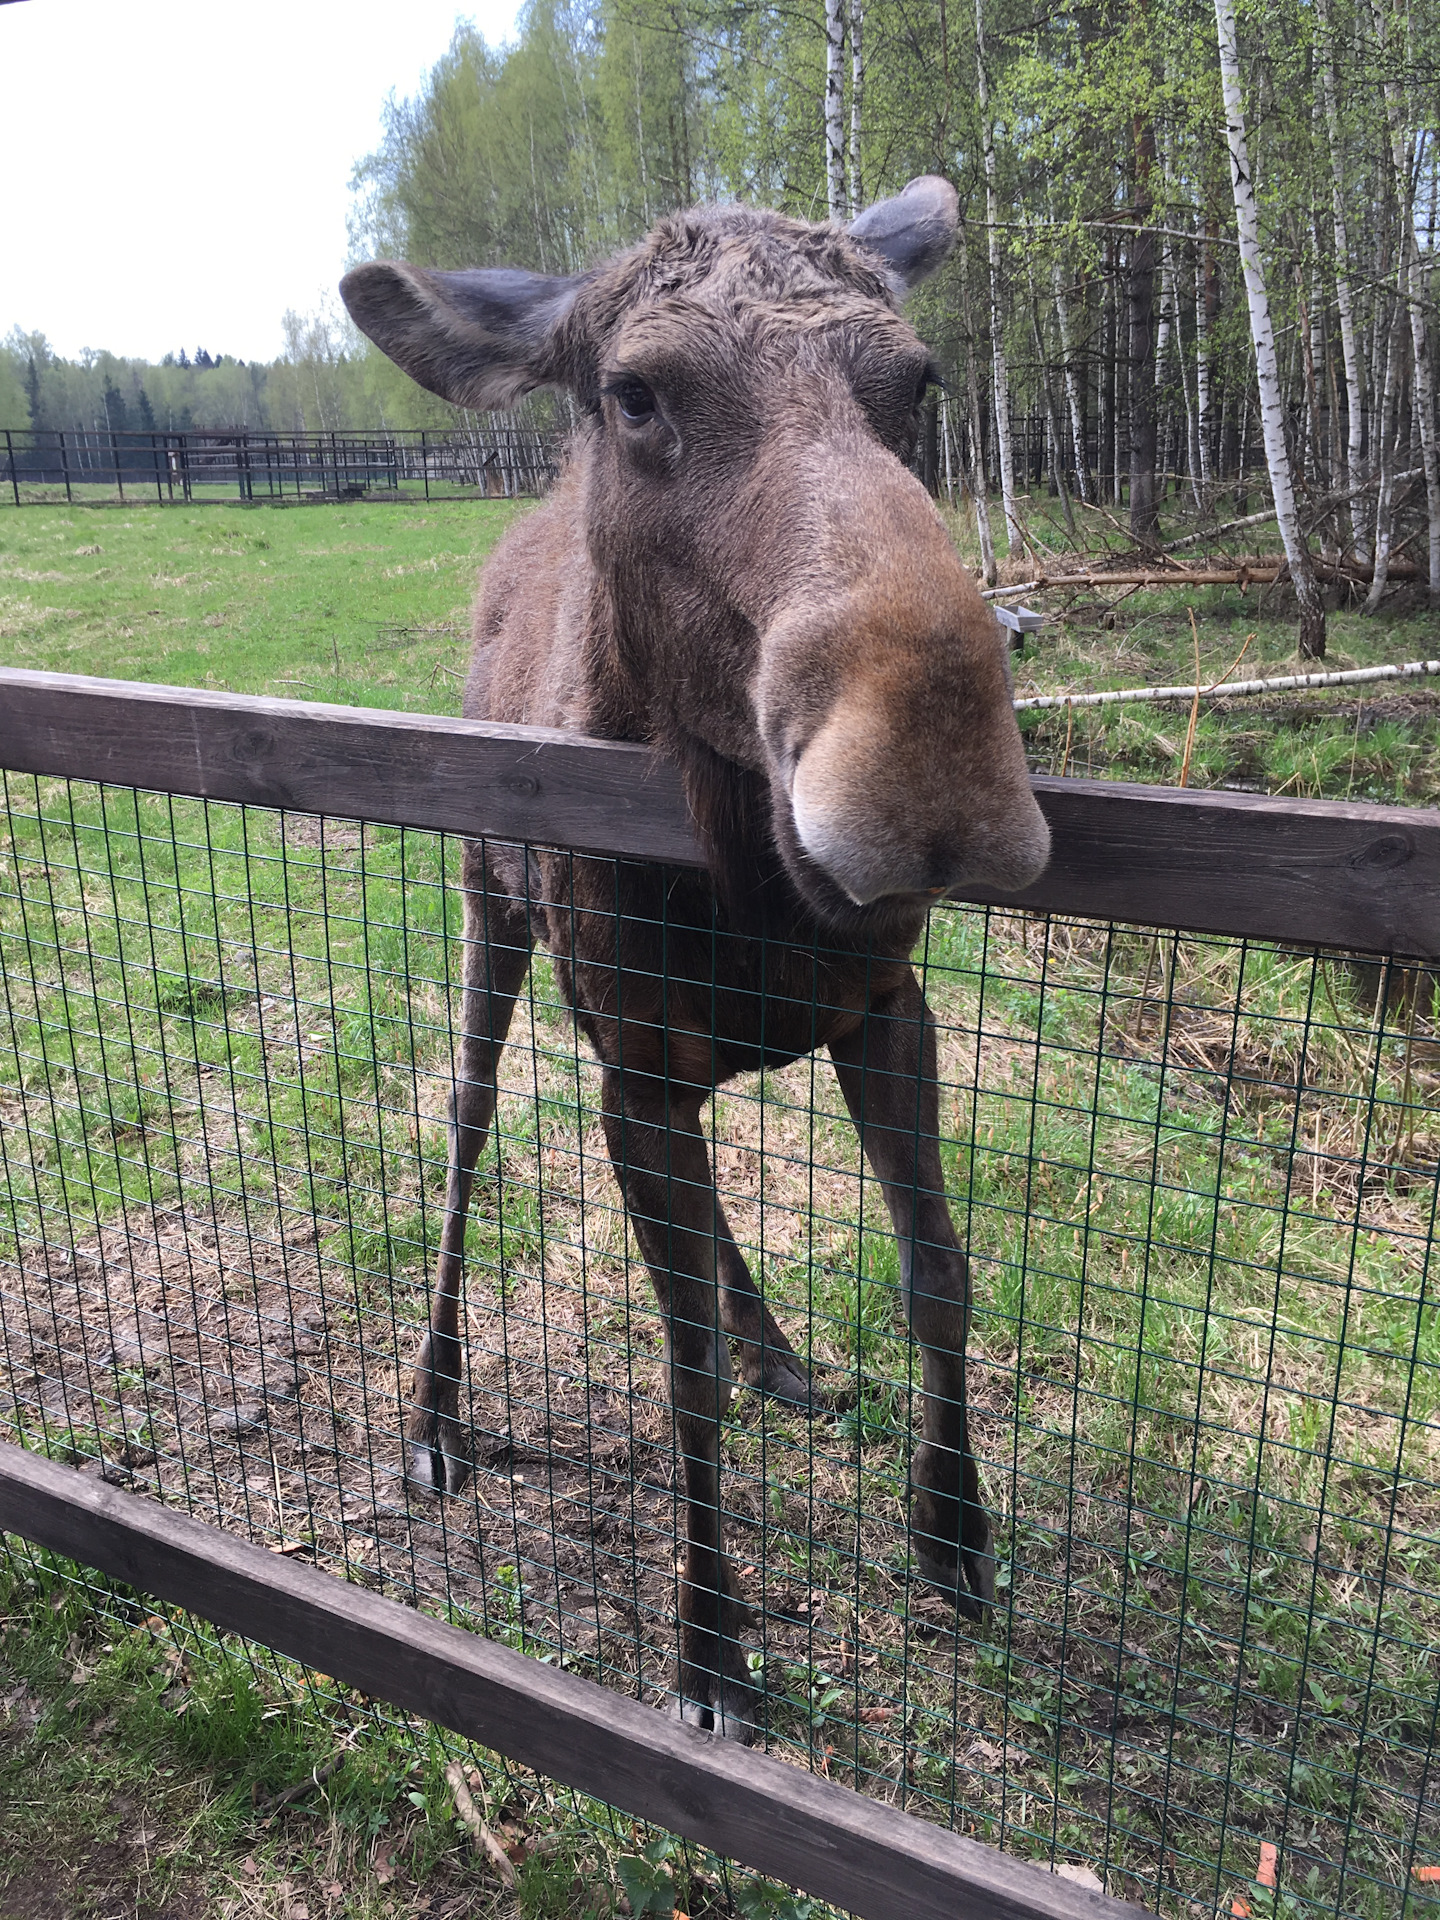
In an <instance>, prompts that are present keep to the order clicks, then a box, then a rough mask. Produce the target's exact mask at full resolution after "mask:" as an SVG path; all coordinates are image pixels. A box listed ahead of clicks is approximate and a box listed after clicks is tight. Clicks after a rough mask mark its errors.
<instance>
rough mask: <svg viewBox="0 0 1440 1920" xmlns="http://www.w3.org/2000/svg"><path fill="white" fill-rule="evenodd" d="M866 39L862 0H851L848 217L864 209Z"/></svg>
mask: <svg viewBox="0 0 1440 1920" xmlns="http://www.w3.org/2000/svg"><path fill="white" fill-rule="evenodd" d="M864 39H865V0H850V218H851V219H852V220H853V219H854V218H855V216H856V214H858V213H862V212H863V211H864V208H865V195H864V191H863V188H864V180H863V177H862V175H861V172H860V129H861V125H862V109H863V106H864V101H865V69H864V66H863V65H862V62H861V51H860V50H861V46H862V45H863V43H864Z"/></svg>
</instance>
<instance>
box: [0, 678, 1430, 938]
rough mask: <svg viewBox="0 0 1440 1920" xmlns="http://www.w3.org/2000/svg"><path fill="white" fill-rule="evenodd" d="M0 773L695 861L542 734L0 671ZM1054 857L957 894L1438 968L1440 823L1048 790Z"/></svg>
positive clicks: (639, 775) (633, 795) (672, 819)
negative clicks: (1011, 889) (999, 888)
mask: <svg viewBox="0 0 1440 1920" xmlns="http://www.w3.org/2000/svg"><path fill="white" fill-rule="evenodd" d="M0 766H3V767H9V768H13V769H15V770H17V771H20V772H26V773H36V774H63V775H68V776H69V777H70V778H72V779H77V780H108V781H112V782H115V783H117V784H120V785H124V786H139V787H147V788H152V789H156V790H160V791H164V792H170V793H182V794H198V795H201V796H203V797H208V798H211V799H215V800H234V801H242V802H247V803H249V804H251V805H255V806H266V807H290V808H295V809H297V810H300V811H303V812H307V813H328V814H332V815H335V816H339V817H343V818H351V819H363V820H373V821H378V822H388V823H391V824H394V825H397V826H413V827H429V828H437V829H443V830H445V831H447V832H451V833H461V834H482V833H484V834H491V835H495V836H497V837H501V838H515V839H528V840H530V841H532V842H535V843H537V844H540V845H552V846H573V847H578V848H582V849H584V850H586V851H589V852H598V853H619V854H629V855H631V856H633V857H635V858H637V859H646V860H661V861H667V862H671V863H674V864H677V865H696V864H698V863H699V861H700V858H701V855H700V848H699V845H698V842H697V840H696V837H695V834H694V830H693V827H692V823H691V820H690V816H689V811H688V808H687V806H686V803H685V798H684V795H683V793H682V791H681V786H680V780H679V776H678V774H677V772H676V770H675V768H674V767H673V766H672V765H671V764H670V762H668V761H667V760H665V759H664V758H663V757H661V756H660V755H658V754H655V753H653V752H651V751H650V750H648V749H647V748H644V747H637V746H628V745H623V744H620V743H617V742H615V741H591V740H584V739H582V738H580V737H579V736H578V735H574V734H565V733H559V732H555V731H553V730H550V729H546V728H539V727H533V728H531V727H500V726H488V725H482V724H481V723H479V722H477V721H468V720H447V719H441V718H431V717H428V716H426V715H417V714H398V713H379V712H372V711H369V710H367V709H364V708H356V707H326V706H318V705H313V704H311V703H309V702H306V701H301V700H263V699H255V698H251V697H248V696H245V695H241V694H222V693H207V692H195V691H188V690H184V689H179V688H173V687H151V686H144V685H133V684H131V683H129V682H126V681H118V680H88V679H83V678H80V677H77V676H72V675H67V674H51V673H30V672H26V671H23V670H21V669H18V668H6V669H0ZM1034 784H1035V790H1036V794H1037V797H1038V798H1039V801H1040V804H1041V806H1042V807H1043V809H1044V811H1045V813H1046V815H1047V817H1048V819H1049V821H1050V827H1051V833H1052V835H1053V839H1054V852H1053V855H1052V858H1051V861H1050V865H1049V868H1048V869H1047V870H1046V872H1045V873H1044V875H1042V877H1041V878H1040V879H1039V880H1038V881H1037V882H1036V883H1035V885H1034V886H1032V887H1029V888H1027V889H1026V891H1025V892H1024V893H1023V894H1018V895H1007V894H1000V893H996V892H992V891H987V890H984V889H973V890H972V889H966V890H963V891H961V892H957V896H956V897H957V898H963V899H968V900H975V901H980V902H985V903H993V904H997V905H1014V906H1023V907H1027V908H1031V909H1034V910H1035V911H1037V912H1050V913H1064V914H1076V915H1082V916H1086V917H1088V918H1091V919H1097V920H1122V921H1130V922H1134V923H1136V924H1139V925H1143V926H1160V927H1174V928H1178V929H1181V930H1184V931H1197V932H1206V933H1221V934H1232V935H1237V936H1245V937H1249V938H1251V939H1256V940H1281V941H1286V942H1293V943H1295V944H1296V945H1316V946H1339V947H1346V948H1351V949H1356V950H1359V951H1362V952H1366V953H1391V954H1395V955H1397V956H1401V957H1406V958H1415V959H1434V958H1437V957H1440V813H1437V812H1434V811H1432V810H1430V809H1425V808H1418V807H1416V808H1406V807H1374V806H1362V805H1352V804H1351V803H1349V802H1341V801H1326V800H1292V799H1269V798H1266V797H1264V796H1260V795H1254V794H1242V793H1218V792H1190V791H1181V790H1180V789H1178V788H1174V787H1142V786H1129V785H1123V784H1121V783H1119V782H1112V781H1104V780H1055V779H1047V778H1037V779H1036V781H1035V783H1034Z"/></svg>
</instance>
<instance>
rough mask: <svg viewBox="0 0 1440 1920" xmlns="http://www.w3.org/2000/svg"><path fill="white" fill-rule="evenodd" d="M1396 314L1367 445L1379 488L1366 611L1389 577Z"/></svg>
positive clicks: (1397, 361)
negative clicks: (1372, 435)
mask: <svg viewBox="0 0 1440 1920" xmlns="http://www.w3.org/2000/svg"><path fill="white" fill-rule="evenodd" d="M1399 332H1400V315H1399V313H1398V311H1396V312H1394V313H1392V315H1391V319H1390V325H1389V327H1388V328H1387V330H1386V336H1387V337H1386V344H1385V379H1384V383H1383V385H1382V386H1381V389H1380V407H1379V412H1378V415H1377V417H1376V419H1375V422H1374V429H1375V440H1376V443H1375V444H1374V445H1373V446H1372V447H1371V449H1370V462H1371V465H1372V466H1373V467H1375V468H1377V469H1378V472H1379V478H1380V488H1379V492H1378V494H1377V496H1376V500H1375V564H1374V571H1373V573H1372V574H1371V576H1370V591H1369V593H1368V594H1366V596H1365V611H1366V613H1374V611H1375V609H1376V608H1377V607H1378V606H1379V605H1380V602H1381V599H1382V598H1383V597H1384V593H1385V586H1386V582H1387V581H1388V579H1389V577H1390V547H1391V544H1392V542H1393V540H1394V534H1395V528H1394V524H1393V521H1392V519H1391V513H1390V503H1391V500H1392V499H1393V498H1394V492H1395V447H1394V442H1395V439H1396V433H1395V413H1396V401H1397V398H1398V395H1399V390H1400V349H1399V338H1398V336H1399Z"/></svg>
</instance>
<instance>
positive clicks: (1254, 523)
mask: <svg viewBox="0 0 1440 1920" xmlns="http://www.w3.org/2000/svg"><path fill="white" fill-rule="evenodd" d="M1274 518H1275V509H1274V508H1273V507H1267V508H1266V510H1265V512H1264V513H1247V514H1246V515H1245V518H1244V519H1243V520H1226V521H1225V522H1224V523H1223V525H1221V526H1218V527H1202V528H1201V530H1200V532H1199V533H1187V534H1186V535H1185V538H1184V539H1183V540H1167V541H1166V543H1165V545H1164V546H1163V547H1162V548H1161V549H1160V551H1161V552H1162V553H1179V552H1180V551H1181V550H1182V549H1183V548H1185V547H1198V546H1199V545H1200V543H1201V542H1202V541H1203V540H1220V539H1223V538H1224V536H1225V535H1226V534H1227V533H1239V532H1240V530H1241V529H1242V528H1243V527H1263V526H1264V525H1265V523H1266V521H1267V520H1273V519H1274Z"/></svg>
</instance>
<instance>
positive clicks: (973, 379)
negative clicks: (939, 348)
mask: <svg viewBox="0 0 1440 1920" xmlns="http://www.w3.org/2000/svg"><path fill="white" fill-rule="evenodd" d="M960 324H961V325H962V326H963V327H964V329H965V398H966V401H967V403H968V406H969V410H970V494H971V498H972V499H973V500H974V502H975V531H976V534H977V535H978V537H979V540H980V565H981V570H982V572H983V574H984V577H985V584H986V586H987V587H993V586H994V585H995V581H996V578H997V573H996V568H995V542H994V540H993V538H992V537H991V533H990V482H989V479H988V477H987V475H986V472H985V436H984V432H983V427H982V421H981V418H980V381H979V379H978V377H977V375H976V372H975V328H974V325H973V323H972V321H971V318H970V249H969V242H968V240H967V238H966V233H965V229H964V227H963V226H962V227H961V229H960Z"/></svg>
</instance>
